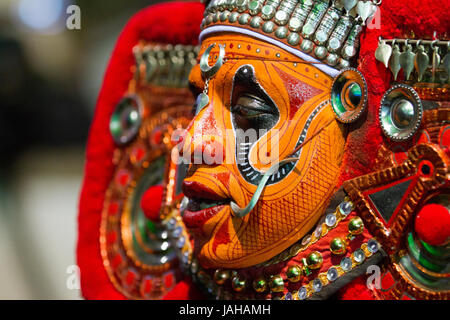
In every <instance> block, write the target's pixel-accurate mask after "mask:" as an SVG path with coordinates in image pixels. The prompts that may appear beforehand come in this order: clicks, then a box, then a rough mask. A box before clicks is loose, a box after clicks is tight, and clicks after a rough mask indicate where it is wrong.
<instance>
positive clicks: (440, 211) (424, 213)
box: [414, 204, 450, 246]
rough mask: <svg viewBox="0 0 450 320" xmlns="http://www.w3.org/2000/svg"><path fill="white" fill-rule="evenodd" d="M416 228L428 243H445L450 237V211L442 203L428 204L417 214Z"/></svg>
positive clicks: (435, 244) (436, 244)
mask: <svg viewBox="0 0 450 320" xmlns="http://www.w3.org/2000/svg"><path fill="white" fill-rule="evenodd" d="M414 230H415V231H416V233H417V235H418V236H419V238H420V239H421V240H423V241H425V242H426V243H428V244H431V245H432V246H440V245H444V244H445V243H446V242H447V241H448V240H449V239H450V212H449V211H448V209H447V208H446V207H444V206H442V205H440V204H427V205H426V206H424V207H423V208H422V210H420V212H419V214H418V215H417V217H416V221H415V225H414Z"/></svg>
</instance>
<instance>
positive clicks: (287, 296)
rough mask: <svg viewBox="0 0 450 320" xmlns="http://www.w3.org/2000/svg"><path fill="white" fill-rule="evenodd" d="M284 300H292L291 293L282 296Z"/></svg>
mask: <svg viewBox="0 0 450 320" xmlns="http://www.w3.org/2000/svg"><path fill="white" fill-rule="evenodd" d="M284 299H285V300H292V293H290V292H288V293H286V295H285V296H284Z"/></svg>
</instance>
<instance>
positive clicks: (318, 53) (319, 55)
mask: <svg viewBox="0 0 450 320" xmlns="http://www.w3.org/2000/svg"><path fill="white" fill-rule="evenodd" d="M314 53H315V54H316V57H317V58H319V59H323V58H325V57H326V55H327V49H325V47H322V46H320V47H317V48H316V50H314Z"/></svg>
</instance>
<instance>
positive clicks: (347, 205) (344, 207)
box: [339, 201, 353, 216]
mask: <svg viewBox="0 0 450 320" xmlns="http://www.w3.org/2000/svg"><path fill="white" fill-rule="evenodd" d="M352 210H353V204H352V203H351V202H347V201H344V202H342V203H341V204H340V205H339V212H340V213H341V214H342V215H344V216H348V215H349V214H350V213H351V212H352Z"/></svg>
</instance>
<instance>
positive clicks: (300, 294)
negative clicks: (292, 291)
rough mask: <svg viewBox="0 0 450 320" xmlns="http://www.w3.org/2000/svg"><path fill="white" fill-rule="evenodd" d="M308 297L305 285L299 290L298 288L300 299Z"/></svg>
mask: <svg viewBox="0 0 450 320" xmlns="http://www.w3.org/2000/svg"><path fill="white" fill-rule="evenodd" d="M307 297H308V290H306V288H305V287H301V288H300V290H298V298H299V299H300V300H305V299H306V298H307Z"/></svg>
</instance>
